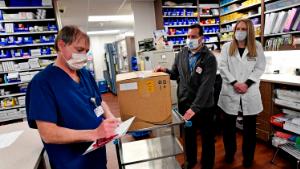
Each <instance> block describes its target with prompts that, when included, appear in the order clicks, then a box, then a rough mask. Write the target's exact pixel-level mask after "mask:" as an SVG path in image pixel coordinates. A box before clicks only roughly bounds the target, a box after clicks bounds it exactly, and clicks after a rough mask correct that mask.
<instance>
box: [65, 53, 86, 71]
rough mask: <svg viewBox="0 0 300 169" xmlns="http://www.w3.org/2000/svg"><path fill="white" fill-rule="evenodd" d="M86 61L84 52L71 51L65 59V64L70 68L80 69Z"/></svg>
mask: <svg viewBox="0 0 300 169" xmlns="http://www.w3.org/2000/svg"><path fill="white" fill-rule="evenodd" d="M86 63H87V56H86V54H81V53H72V57H71V59H69V60H67V64H68V66H69V68H70V69H72V70H79V69H82V68H83V67H84V66H85V65H86Z"/></svg>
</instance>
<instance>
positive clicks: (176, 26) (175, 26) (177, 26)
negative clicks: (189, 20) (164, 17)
mask: <svg viewBox="0 0 300 169" xmlns="http://www.w3.org/2000/svg"><path fill="white" fill-rule="evenodd" d="M189 26H191V25H165V27H168V28H181V27H189Z"/></svg>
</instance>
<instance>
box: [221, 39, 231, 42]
mask: <svg viewBox="0 0 300 169" xmlns="http://www.w3.org/2000/svg"><path fill="white" fill-rule="evenodd" d="M230 41H232V39H226V40H220V42H230Z"/></svg>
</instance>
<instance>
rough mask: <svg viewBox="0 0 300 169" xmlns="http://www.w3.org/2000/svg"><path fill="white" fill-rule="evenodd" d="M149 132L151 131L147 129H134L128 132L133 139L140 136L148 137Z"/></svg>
mask: <svg viewBox="0 0 300 169" xmlns="http://www.w3.org/2000/svg"><path fill="white" fill-rule="evenodd" d="M150 133H151V131H150V130H147V131H135V132H132V133H130V134H131V135H132V137H133V138H135V139H141V138H145V137H149V135H150Z"/></svg>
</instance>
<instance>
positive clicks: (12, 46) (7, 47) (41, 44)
mask: <svg viewBox="0 0 300 169" xmlns="http://www.w3.org/2000/svg"><path fill="white" fill-rule="evenodd" d="M49 45H52V46H53V45H54V42H51V43H36V44H27V45H11V46H1V47H0V50H1V49H11V48H24V47H37V46H49Z"/></svg>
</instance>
